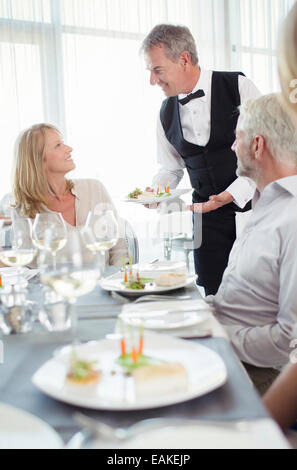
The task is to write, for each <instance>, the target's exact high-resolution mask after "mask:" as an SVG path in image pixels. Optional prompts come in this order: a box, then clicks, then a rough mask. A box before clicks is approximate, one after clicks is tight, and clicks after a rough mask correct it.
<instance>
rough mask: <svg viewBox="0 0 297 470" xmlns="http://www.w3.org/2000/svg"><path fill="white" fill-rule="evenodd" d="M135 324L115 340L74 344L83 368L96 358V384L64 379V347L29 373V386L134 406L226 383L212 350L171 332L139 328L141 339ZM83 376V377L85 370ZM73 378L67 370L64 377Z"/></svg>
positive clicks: (81, 401)
mask: <svg viewBox="0 0 297 470" xmlns="http://www.w3.org/2000/svg"><path fill="white" fill-rule="evenodd" d="M125 328H127V327H126V325H125ZM129 328H131V337H130V334H129V333H130V332H129ZM138 328H139V327H137V328H132V327H130V325H129V326H128V328H127V330H126V329H125V330H123V333H124V334H122V331H121V330H120V331H119V333H120V338H119V337H118V335H117V336H116V337H114V338H106V339H103V340H100V341H90V342H87V343H82V344H78V345H75V351H76V353H77V356H78V358H80V359H81V360H82V361H83V362H87V363H91V364H88V366H87V369H89V365H90V366H91V369H94V370H96V367H97V365H96V364H95V363H94V360H96V359H97V360H98V364H99V367H98V368H100V370H101V373H100V377H99V378H100V380H99V383H95V384H94V385H93V386H87V385H85V384H84V379H85V377H84V378H82V377H80V378H79V379H78V380H79V382H78V384H77V382H76V381H75V382H72V381H68V379H66V380H65V378H66V375H67V374H68V373H69V372H70V370H69V363H70V358H71V351H72V346H71V345H69V346H65V347H64V348H62V349H61V350H60V351H59V352H58V353H57V354H55V355H54V356H52V357H51V358H49V360H47V361H46V362H45V363H44V364H43V365H42V366H41V367H40V368H39V369H38V370H37V371H36V372H35V374H34V376H33V378H32V381H33V384H34V385H35V386H36V387H37V388H38V389H39V390H40V391H41V392H43V393H45V394H46V395H48V396H50V397H52V398H55V399H57V400H60V401H61V402H65V403H69V404H70V405H72V406H73V405H75V406H80V407H84V408H89V409H90V408H92V409H98V410H140V409H155V408H156V407H160V406H167V405H174V404H177V403H182V402H184V401H187V400H191V399H193V398H196V397H198V396H201V395H204V394H205V393H208V392H210V391H212V390H214V389H216V388H218V387H220V386H221V385H223V383H225V382H226V379H227V373H226V367H225V365H224V363H223V361H222V359H221V357H220V356H219V355H218V354H217V353H216V352H214V351H212V350H211V349H209V348H207V347H206V346H204V345H201V344H198V343H194V342H193V341H187V340H182V339H179V338H176V337H173V336H171V335H165V334H156V333H152V332H145V335H144V338H143V336H142V334H141V332H142V331H141V329H138ZM82 369H84V366H83V368H82ZM127 372H128V376H127ZM80 375H81V374H80V373H79V376H80ZM83 375H84V372H83ZM86 375H87V377H89V372H87V374H86ZM73 378H74V377H73V374H71V377H70V380H71V379H73ZM75 379H77V377H76V374H75ZM96 379H98V376H97V377H96ZM68 384H69V385H68ZM72 384H73V385H72Z"/></svg>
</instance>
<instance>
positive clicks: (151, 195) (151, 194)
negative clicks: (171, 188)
mask: <svg viewBox="0 0 297 470" xmlns="http://www.w3.org/2000/svg"><path fill="white" fill-rule="evenodd" d="M154 197H156V195H155V193H154V192H153V191H143V193H141V194H139V196H138V199H151V198H152V199H153V198H154Z"/></svg>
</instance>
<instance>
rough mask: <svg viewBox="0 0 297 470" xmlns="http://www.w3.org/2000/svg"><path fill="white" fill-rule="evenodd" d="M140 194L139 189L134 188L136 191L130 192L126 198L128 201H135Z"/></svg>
mask: <svg viewBox="0 0 297 470" xmlns="http://www.w3.org/2000/svg"><path fill="white" fill-rule="evenodd" d="M140 194H142V191H141V189H139V188H136V189H134V191H132V192H131V193H129V194H128V197H129V198H130V199H137V196H139V195H140Z"/></svg>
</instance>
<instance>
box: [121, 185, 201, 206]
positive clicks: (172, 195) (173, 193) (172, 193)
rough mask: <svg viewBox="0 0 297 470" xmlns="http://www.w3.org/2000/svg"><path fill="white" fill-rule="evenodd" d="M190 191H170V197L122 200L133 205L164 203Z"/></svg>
mask: <svg viewBox="0 0 297 470" xmlns="http://www.w3.org/2000/svg"><path fill="white" fill-rule="evenodd" d="M190 191H192V188H187V189H172V190H170V196H161V197H151V198H147V199H133V198H130V197H128V196H126V197H124V198H123V201H124V202H133V203H134V204H155V203H159V202H165V201H167V202H168V201H172V200H173V199H176V198H178V197H180V196H182V195H183V194H187V193H188V192H190Z"/></svg>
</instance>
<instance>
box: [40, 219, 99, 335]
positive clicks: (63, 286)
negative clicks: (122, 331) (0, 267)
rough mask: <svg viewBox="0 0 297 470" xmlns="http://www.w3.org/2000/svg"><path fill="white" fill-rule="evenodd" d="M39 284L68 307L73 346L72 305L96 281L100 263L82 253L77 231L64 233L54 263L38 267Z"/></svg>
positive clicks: (73, 323) (94, 284)
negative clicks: (59, 250)
mask: <svg viewBox="0 0 297 470" xmlns="http://www.w3.org/2000/svg"><path fill="white" fill-rule="evenodd" d="M40 270H41V281H42V283H43V284H45V285H47V286H49V287H50V288H51V289H53V291H54V292H56V294H58V295H60V296H62V297H63V298H64V299H65V300H66V301H67V302H68V304H69V308H70V318H71V322H70V323H71V327H72V332H73V343H74V342H75V336H76V323H77V319H76V313H75V303H76V300H77V298H78V297H80V296H83V295H85V294H88V293H89V292H91V291H92V290H93V289H94V288H95V287H96V285H97V284H98V281H99V279H100V275H101V269H100V262H99V261H98V257H97V256H96V254H94V253H92V252H91V251H90V250H88V249H86V247H85V243H84V240H83V238H82V233H81V230H79V229H77V228H73V229H72V230H69V232H68V241H67V245H66V246H65V248H64V250H63V251H61V252H59V253H58V254H57V258H56V263H55V264H52V265H51V264H50V262H49V263H46V256H45V257H43V264H42V266H40Z"/></svg>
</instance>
